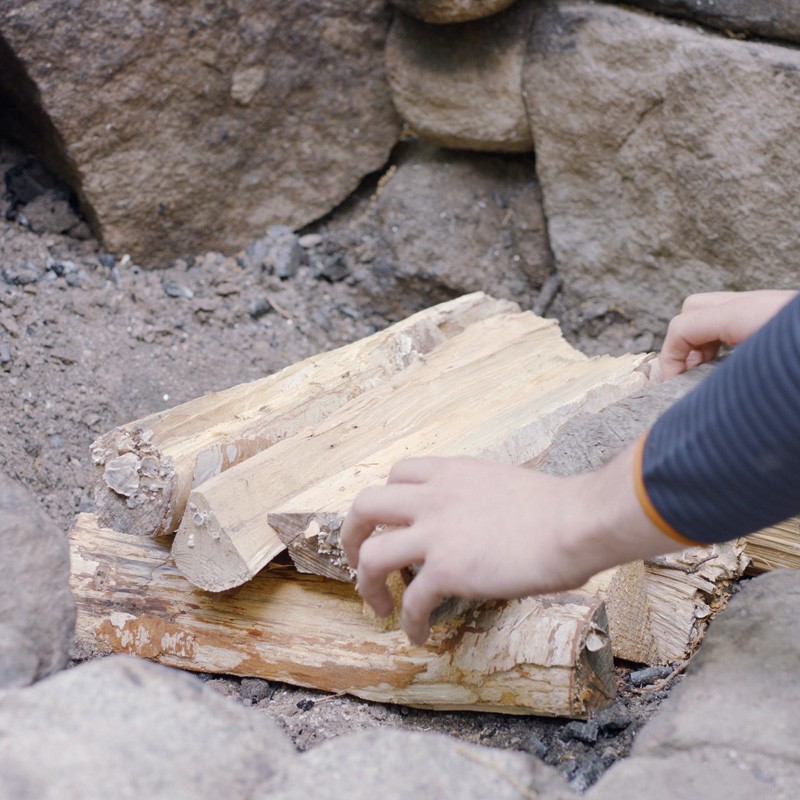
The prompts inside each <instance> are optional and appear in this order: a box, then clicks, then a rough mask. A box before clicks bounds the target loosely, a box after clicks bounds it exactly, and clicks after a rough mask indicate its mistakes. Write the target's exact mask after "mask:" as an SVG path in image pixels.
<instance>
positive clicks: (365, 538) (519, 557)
mask: <svg viewBox="0 0 800 800" xmlns="http://www.w3.org/2000/svg"><path fill="white" fill-rule="evenodd" d="M378 525H390V526H395V527H393V528H391V529H389V530H387V531H385V532H381V533H376V534H375V535H372V533H373V531H374V529H375V528H376V526H378ZM342 545H343V547H344V550H345V553H346V555H347V558H348V560H349V562H350V565H351V566H352V567H353V568H355V569H357V574H358V587H359V591H360V593H361V595H362V597H363V598H364V600H366V601H367V603H369V604H370V605H371V606H372V608H373V609H374V610H375V612H376V613H377V614H378V615H379V616H386V615H388V614H389V613H391V611H392V605H393V601H392V597H391V595H390V593H389V591H388V590H387V588H386V577H387V575H388V574H389V573H390V572H392V571H394V570H397V569H402V568H404V567H408V566H410V565H412V564H415V565H418V566H419V570H418V572H417V574H416V576H415V577H414V578H413V580H412V581H411V583H410V584H409V586H408V587H407V589H406V591H405V593H404V595H403V607H402V612H401V625H402V627H403V629H404V630H405V631H406V633H407V634H408V636H409V638H410V639H411V641H412V642H415V643H417V644H422V643H423V642H424V641H425V640H426V639H427V637H428V632H429V616H430V613H431V612H432V611H433V610H434V609H435V608H436V607H437V606H438V605H439V604H440V603H441V602H442V601H443V600H444V599H445V598H446V597H452V596H456V597H464V598H470V599H485V598H495V599H511V598H516V597H525V596H528V595H532V594H541V593H547V592H554V591H564V590H568V589H574V588H577V587H579V586H581V585H583V584H584V583H585V582H586V581H587V580H588V579H589V578H590V577H591V576H592V575H594V574H596V573H597V572H599V571H600V570H602V569H606V568H608V567H610V566H614V565H616V564H621V563H624V562H626V561H630V560H633V559H635V558H643V557H648V556H652V555H656V554H659V553H665V552H669V551H670V550H674V549H676V545H675V542H674V541H673V540H671V539H669V538H668V537H666V536H665V535H664V534H663V533H661V532H660V531H659V530H658V529H657V528H656V527H655V526H653V525H652V523H650V521H649V520H648V519H647V517H646V516H645V514H644V512H643V511H642V510H641V507H640V506H639V504H638V500H637V499H636V497H635V491H634V484H633V456H632V454H631V453H630V452H628V451H626V453H625V454H623V456H621V457H618V458H617V459H615V460H614V461H613V462H612V463H611V464H609V465H606V467H604V468H603V469H601V470H599V471H598V472H595V473H590V474H588V475H581V476H575V477H570V478H557V477H554V476H551V475H545V474H542V473H538V472H534V471H532V470H527V469H523V468H521V467H512V466H508V465H505V464H497V463H493V462H489V461H482V460H479V459H476V458H461V457H459V458H416V459H409V460H407V461H401V462H400V463H398V464H397V465H395V467H394V468H393V469H392V471H391V473H390V475H389V478H388V482H387V484H386V485H385V486H380V487H370V488H368V489H365V490H364V491H362V492H361V493H360V494H359V495H358V497H357V498H356V500H355V502H354V503H353V507H352V509H351V511H350V513H349V514H348V515H347V518H346V519H345V522H344V525H343V526H342Z"/></svg>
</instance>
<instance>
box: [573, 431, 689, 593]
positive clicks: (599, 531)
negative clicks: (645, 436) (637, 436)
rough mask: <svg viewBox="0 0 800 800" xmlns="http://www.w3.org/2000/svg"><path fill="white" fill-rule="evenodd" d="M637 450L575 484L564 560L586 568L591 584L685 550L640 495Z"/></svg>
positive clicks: (581, 476)
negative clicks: (607, 573) (605, 573)
mask: <svg viewBox="0 0 800 800" xmlns="http://www.w3.org/2000/svg"><path fill="white" fill-rule="evenodd" d="M637 461H638V459H637V452H636V447H635V446H631V447H628V448H626V449H625V450H624V451H623V452H622V453H620V454H619V455H617V456H616V457H615V458H613V459H612V460H611V461H610V462H608V463H607V464H605V465H604V466H603V467H601V468H600V469H599V470H596V471H594V472H590V473H586V474H584V475H578V476H575V477H574V478H569V479H567V480H568V481H569V482H571V484H572V485H571V486H570V487H569V495H570V496H571V498H572V502H571V503H569V504H568V508H567V517H568V521H567V523H566V524H565V527H564V547H565V549H566V551H567V552H566V557H567V558H569V559H571V560H572V563H576V564H580V565H582V568H583V570H584V572H585V574H584V575H583V576H581V577H582V579H583V580H588V579H589V578H590V577H592V576H593V575H596V574H597V573H598V572H601V571H602V570H605V569H609V568H610V567H614V566H618V565H620V564H625V563H627V562H629V561H635V560H638V559H642V558H652V557H654V556H657V555H662V554H664V553H669V552H674V551H676V550H679V549H681V545H680V544H679V543H678V542H677V541H675V539H672V538H670V537H669V536H668V535H667V534H665V533H664V532H663V531H662V530H660V529H659V528H658V526H657V525H655V524H654V523H653V522H652V521H651V519H650V517H649V516H648V515H647V513H646V512H645V509H644V508H643V507H642V504H641V502H640V500H639V498H638V496H637V491H636V479H637V475H638V470H639V464H638V463H637Z"/></svg>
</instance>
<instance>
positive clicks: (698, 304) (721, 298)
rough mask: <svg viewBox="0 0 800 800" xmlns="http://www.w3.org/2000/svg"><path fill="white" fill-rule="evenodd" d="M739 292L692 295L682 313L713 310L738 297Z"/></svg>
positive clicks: (687, 299) (684, 304)
mask: <svg viewBox="0 0 800 800" xmlns="http://www.w3.org/2000/svg"><path fill="white" fill-rule="evenodd" d="M737 294H738V292H699V293H698V294H690V295H689V296H688V297H687V298H686V299H685V300H684V301H683V306H682V307H681V312H682V313H684V314H685V313H686V312H687V311H702V310H703V309H704V308H711V307H712V306H718V305H720V304H721V303H727V302H728V300H732V299H733V298H734V297H736V296H737Z"/></svg>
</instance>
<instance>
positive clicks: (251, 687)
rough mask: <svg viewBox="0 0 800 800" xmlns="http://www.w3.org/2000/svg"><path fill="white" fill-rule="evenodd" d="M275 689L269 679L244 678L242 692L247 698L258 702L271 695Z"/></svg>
mask: <svg viewBox="0 0 800 800" xmlns="http://www.w3.org/2000/svg"><path fill="white" fill-rule="evenodd" d="M272 691H273V690H272V689H271V687H270V685H269V681H265V680H262V679H261V678H243V679H242V686H241V692H242V697H243V698H244V699H245V700H250V701H252V702H253V703H258V702H260V701H261V700H264V699H265V698H267V697H269V695H270V693H271V692H272Z"/></svg>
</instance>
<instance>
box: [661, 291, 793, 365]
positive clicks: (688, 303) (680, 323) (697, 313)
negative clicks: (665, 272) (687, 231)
mask: <svg viewBox="0 0 800 800" xmlns="http://www.w3.org/2000/svg"><path fill="white" fill-rule="evenodd" d="M797 294H798V293H797V292H796V291H791V290H778V289H774V290H772V289H766V290H760V291H754V292H705V293H703V294H693V295H690V296H689V297H687V298H686V300H685V301H684V303H683V308H682V309H681V313H680V314H678V315H677V316H676V317H673V319H672V321H671V322H670V323H669V327H668V328H667V336H666V338H665V339H664V346H663V347H662V348H661V353H660V355H659V362H660V365H661V374H662V376H663V377H664V378H671V377H673V376H675V375H679V374H680V373H681V372H686V371H687V370H689V369H692V368H693V367H697V366H699V365H700V364H705V363H706V362H708V361H713V360H714V359H715V358H716V357H717V355H718V353H719V348H720V345H722V344H729V345H736V344H741V343H742V342H743V341H744V340H745V339H747V338H748V337H749V336H751V335H752V334H753V333H755V332H756V331H757V330H758V329H759V328H760V327H761V326H762V325H764V324H765V323H766V322H768V321H769V320H770V319H771V318H772V317H773V316H775V314H777V313H778V311H780V310H781V309H782V308H783V307H784V306H785V305H786V304H787V303H788V302H789V301H790V300H791V299H792V298H794V297H795V296H796V295H797Z"/></svg>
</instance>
